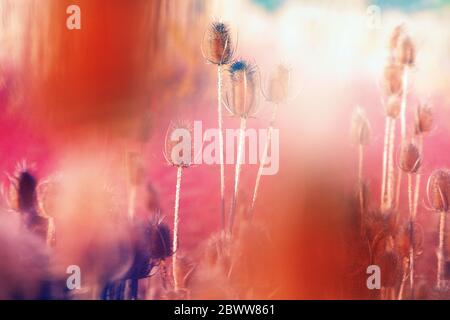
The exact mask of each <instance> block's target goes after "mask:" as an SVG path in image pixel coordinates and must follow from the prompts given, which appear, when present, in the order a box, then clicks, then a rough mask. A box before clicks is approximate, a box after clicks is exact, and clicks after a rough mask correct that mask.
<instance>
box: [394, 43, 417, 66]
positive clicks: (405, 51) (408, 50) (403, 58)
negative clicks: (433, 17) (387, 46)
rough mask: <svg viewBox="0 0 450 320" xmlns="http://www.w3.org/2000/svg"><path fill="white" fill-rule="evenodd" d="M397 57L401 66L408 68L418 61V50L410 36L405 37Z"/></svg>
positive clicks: (398, 49) (400, 44)
mask: <svg viewBox="0 0 450 320" xmlns="http://www.w3.org/2000/svg"><path fill="white" fill-rule="evenodd" d="M396 55H397V57H396V59H397V61H398V62H399V63H400V64H402V65H406V66H412V65H414V62H415V59H416V48H415V47H414V43H413V42H412V40H411V38H410V37H409V36H407V35H405V36H404V37H403V38H402V39H401V41H400V43H399V44H398V47H397V50H396Z"/></svg>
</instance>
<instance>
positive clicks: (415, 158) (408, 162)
mask: <svg viewBox="0 0 450 320" xmlns="http://www.w3.org/2000/svg"><path fill="white" fill-rule="evenodd" d="M421 164H422V158H421V155H420V151H419V149H418V148H417V146H416V145H415V144H413V143H408V144H406V145H405V146H403V147H402V149H401V152H400V163H399V166H400V169H402V170H403V171H404V172H406V173H416V172H417V171H418V170H419V168H420V165H421Z"/></svg>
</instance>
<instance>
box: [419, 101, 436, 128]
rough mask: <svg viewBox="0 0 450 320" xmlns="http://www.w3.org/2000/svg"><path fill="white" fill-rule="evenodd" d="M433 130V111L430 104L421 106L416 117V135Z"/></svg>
mask: <svg viewBox="0 0 450 320" xmlns="http://www.w3.org/2000/svg"><path fill="white" fill-rule="evenodd" d="M432 128H433V111H432V109H431V107H430V106H429V105H428V104H419V105H418V106H417V112H416V117H415V132H416V134H424V133H427V132H430V131H431V129H432Z"/></svg>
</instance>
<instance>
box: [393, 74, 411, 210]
mask: <svg viewBox="0 0 450 320" xmlns="http://www.w3.org/2000/svg"><path fill="white" fill-rule="evenodd" d="M408 72H409V70H408V67H407V66H405V67H404V70H403V90H402V103H401V107H400V126H401V128H400V134H401V138H400V139H401V141H400V143H401V146H402V147H403V145H404V143H405V140H406V100H407V97H408ZM401 184H402V170H398V175H397V186H396V192H395V208H398V206H399V202H400V189H401Z"/></svg>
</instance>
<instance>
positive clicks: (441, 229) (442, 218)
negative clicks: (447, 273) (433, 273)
mask: <svg viewBox="0 0 450 320" xmlns="http://www.w3.org/2000/svg"><path fill="white" fill-rule="evenodd" d="M445 214H446V213H445V211H441V212H440V219H439V251H438V254H437V258H438V265H437V287H438V289H443V287H444V284H443V281H444V261H445V259H444V258H445V251H444V250H445V231H446V230H445Z"/></svg>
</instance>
